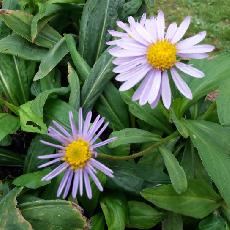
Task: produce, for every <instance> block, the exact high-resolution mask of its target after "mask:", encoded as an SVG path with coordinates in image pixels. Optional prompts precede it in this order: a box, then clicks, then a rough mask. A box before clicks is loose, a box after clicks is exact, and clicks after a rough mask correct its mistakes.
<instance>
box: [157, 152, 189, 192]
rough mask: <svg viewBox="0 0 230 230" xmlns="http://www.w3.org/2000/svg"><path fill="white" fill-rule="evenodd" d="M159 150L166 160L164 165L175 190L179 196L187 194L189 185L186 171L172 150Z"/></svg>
mask: <svg viewBox="0 0 230 230" xmlns="http://www.w3.org/2000/svg"><path fill="white" fill-rule="evenodd" d="M159 150H160V153H161V155H162V157H163V159H164V163H165V166H166V168H167V171H168V174H169V177H170V180H171V182H172V186H173V188H174V189H175V191H176V192H177V193H179V194H181V193H183V192H185V191H186V189H187V186H188V183H187V179H186V174H185V172H184V169H183V168H182V167H181V166H180V164H179V162H178V161H177V159H176V157H175V156H174V155H173V154H172V152H171V151H170V150H168V149H167V148H165V147H160V148H159Z"/></svg>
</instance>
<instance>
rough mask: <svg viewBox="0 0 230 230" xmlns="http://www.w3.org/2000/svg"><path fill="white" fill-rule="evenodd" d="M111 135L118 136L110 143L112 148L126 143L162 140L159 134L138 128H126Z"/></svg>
mask: <svg viewBox="0 0 230 230" xmlns="http://www.w3.org/2000/svg"><path fill="white" fill-rule="evenodd" d="M110 137H117V139H116V140H115V141H113V142H112V143H110V144H109V147H110V148H115V147H117V146H120V145H125V144H132V143H145V142H156V141H159V140H160V136H159V135H157V134H153V133H151V132H148V131H145V130H142V129H137V128H126V129H122V130H120V131H114V132H112V134H111V135H110Z"/></svg>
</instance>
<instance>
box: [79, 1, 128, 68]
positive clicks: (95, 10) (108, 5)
mask: <svg viewBox="0 0 230 230" xmlns="http://www.w3.org/2000/svg"><path fill="white" fill-rule="evenodd" d="M124 2H125V1H124V0H104V1H100V0H88V1H87V2H86V4H85V6H84V9H83V13H82V18H81V25H80V37H79V43H80V44H79V46H80V54H81V55H82V57H83V58H84V59H85V60H86V62H87V63H88V64H89V65H90V66H93V64H94V63H95V61H96V60H97V59H98V58H99V57H100V55H101V53H102V52H103V51H104V50H105V46H106V44H105V43H106V41H108V40H109V39H110V38H111V36H110V35H109V34H108V31H107V30H108V29H111V28H113V27H114V26H115V22H116V20H117V18H118V10H119V8H120V7H121V6H122V4H123V3H124ZM95 19H97V20H95Z"/></svg>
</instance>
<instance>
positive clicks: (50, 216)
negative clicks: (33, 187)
mask: <svg viewBox="0 0 230 230" xmlns="http://www.w3.org/2000/svg"><path fill="white" fill-rule="evenodd" d="M19 208H20V210H21V212H22V215H23V216H24V217H25V219H26V220H28V221H29V222H30V223H31V225H32V227H33V229H34V230H41V229H49V230H56V229H63V230H64V229H68V230H77V229H79V230H80V229H87V222H86V218H85V217H84V216H83V215H82V214H81V211H80V208H79V206H78V205H77V204H75V203H71V202H69V201H64V200H38V201H35V202H26V203H23V204H20V205H19Z"/></svg>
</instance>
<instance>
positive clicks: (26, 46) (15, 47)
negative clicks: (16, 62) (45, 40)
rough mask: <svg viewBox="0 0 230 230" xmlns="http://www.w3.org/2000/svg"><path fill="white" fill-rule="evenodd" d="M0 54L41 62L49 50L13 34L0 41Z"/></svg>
mask: <svg viewBox="0 0 230 230" xmlns="http://www.w3.org/2000/svg"><path fill="white" fill-rule="evenodd" d="M0 53H5V54H11V55H15V56H18V57H21V58H24V59H26V60H32V61H40V60H41V59H42V58H44V56H45V55H46V53H47V50H46V49H44V48H41V47H40V48H39V47H38V46H36V45H33V44H31V43H29V42H28V41H27V40H25V39H24V38H22V37H20V36H19V35H17V34H12V35H9V36H7V37H5V38H3V39H1V40H0Z"/></svg>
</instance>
